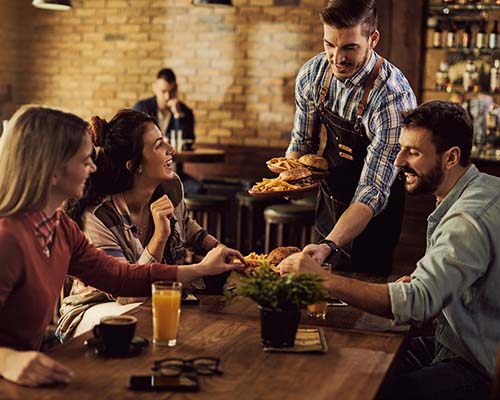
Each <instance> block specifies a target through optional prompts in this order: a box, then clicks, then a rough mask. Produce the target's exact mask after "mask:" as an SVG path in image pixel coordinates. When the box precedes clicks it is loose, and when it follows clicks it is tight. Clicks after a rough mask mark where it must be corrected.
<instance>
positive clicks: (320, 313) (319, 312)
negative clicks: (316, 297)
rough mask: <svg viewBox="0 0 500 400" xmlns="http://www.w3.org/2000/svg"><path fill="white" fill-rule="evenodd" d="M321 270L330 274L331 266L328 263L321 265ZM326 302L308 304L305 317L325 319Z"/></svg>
mask: <svg viewBox="0 0 500 400" xmlns="http://www.w3.org/2000/svg"><path fill="white" fill-rule="evenodd" d="M321 268H323V269H324V270H325V271H328V272H330V273H331V272H332V265H331V264H328V263H323V264H321ZM326 310H327V302H326V300H325V301H320V302H319V303H314V304H309V305H308V306H307V315H308V316H309V317H311V318H316V319H326Z"/></svg>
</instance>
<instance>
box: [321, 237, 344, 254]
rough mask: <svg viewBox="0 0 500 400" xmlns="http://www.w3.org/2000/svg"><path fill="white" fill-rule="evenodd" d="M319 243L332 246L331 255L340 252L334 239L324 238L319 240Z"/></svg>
mask: <svg viewBox="0 0 500 400" xmlns="http://www.w3.org/2000/svg"><path fill="white" fill-rule="evenodd" d="M318 244H326V245H327V246H328V247H329V248H330V254H329V255H328V256H329V257H330V256H333V255H335V254H336V253H338V252H339V248H338V247H337V245H336V244H335V242H334V241H333V240H330V239H322V240H320V241H319V243H318Z"/></svg>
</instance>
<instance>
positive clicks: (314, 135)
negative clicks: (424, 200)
mask: <svg viewBox="0 0 500 400" xmlns="http://www.w3.org/2000/svg"><path fill="white" fill-rule="evenodd" d="M378 57H379V56H378V55H377V54H376V53H375V52H372V55H371V57H370V59H369V60H368V62H367V63H366V64H365V65H364V66H363V68H361V69H360V70H359V71H358V72H357V73H356V74H355V75H354V76H352V77H351V78H349V79H346V80H345V81H340V80H337V79H336V78H335V76H333V78H332V83H331V85H330V91H329V94H328V96H327V98H326V100H325V105H326V107H327V108H329V109H331V110H332V111H334V112H336V113H337V114H338V115H339V116H340V117H342V118H344V119H346V120H349V121H352V122H354V121H355V119H356V111H357V107H358V103H359V101H360V100H361V97H362V95H363V86H364V84H365V81H366V79H367V78H368V75H369V74H370V72H371V70H372V69H373V67H374V65H375V63H376V60H377V58H378ZM327 68H329V63H328V60H327V58H326V54H325V53H324V52H323V53H320V54H318V55H317V56H315V57H313V58H312V59H310V60H309V61H307V62H306V63H305V64H304V66H303V67H302V68H301V70H300V71H299V74H298V75H297V80H296V83H295V103H296V111H295V120H294V126H293V129H292V133H291V141H290V145H289V147H288V149H287V154H288V153H290V152H299V153H302V154H308V153H317V151H318V149H319V142H320V129H321V122H320V118H319V112H318V111H317V105H318V104H319V97H320V95H319V92H320V90H321V87H322V85H323V82H324V79H325V76H326V71H327ZM416 106H417V101H416V98H415V95H414V94H413V91H412V89H411V87H410V84H409V83H408V81H407V80H406V78H405V76H404V75H403V74H402V72H401V71H400V70H398V69H397V68H396V67H395V66H394V65H392V64H391V63H389V62H388V61H387V60H384V62H383V64H382V66H381V68H380V72H379V75H378V77H377V79H376V80H375V83H374V86H373V89H372V90H371V92H370V95H369V96H368V100H367V104H366V107H365V111H364V113H363V118H362V124H363V126H364V128H365V130H366V134H367V135H368V138H369V139H370V140H371V143H370V145H369V146H368V152H367V155H366V157H365V163H364V167H363V170H362V172H361V177H360V179H359V182H358V187H357V189H356V192H355V194H354V197H353V199H352V202H353V203H354V202H359V203H363V204H365V205H366V206H368V207H370V209H372V211H373V212H374V214H375V215H377V214H379V213H380V212H381V211H382V210H383V209H384V207H385V205H386V203H387V200H388V198H389V194H390V187H391V185H392V183H393V182H394V179H395V178H396V176H397V173H398V170H397V168H396V167H394V164H393V163H394V160H395V159H396V155H397V153H398V151H399V143H398V140H399V135H400V131H401V120H402V117H401V111H404V110H410V109H414V108H415V107H416Z"/></svg>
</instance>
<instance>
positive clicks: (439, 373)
mask: <svg viewBox="0 0 500 400" xmlns="http://www.w3.org/2000/svg"><path fill="white" fill-rule="evenodd" d="M472 137H473V128H472V122H471V120H470V118H469V116H468V114H467V112H466V111H465V110H464V109H463V108H462V107H461V106H459V105H458V104H454V103H449V102H443V101H432V102H429V103H425V104H422V105H421V106H419V107H418V108H417V109H416V110H414V111H412V112H410V113H409V114H407V115H406V116H405V118H404V120H403V131H402V134H401V137H400V139H399V143H400V145H401V151H400V152H399V153H398V155H397V158H396V161H395V163H396V165H397V166H398V167H399V168H400V169H401V170H403V171H404V174H405V177H406V183H405V187H406V191H407V192H408V193H410V194H418V193H420V194H434V196H435V197H436V204H437V206H436V209H435V210H434V212H433V213H432V214H430V215H429V217H428V219H427V220H428V226H427V249H426V251H425V255H424V256H423V257H422V259H420V260H419V261H418V262H417V265H416V268H415V271H414V272H413V273H412V274H411V276H409V277H403V278H401V279H399V280H398V281H397V282H392V283H388V284H374V283H368V282H362V281H358V280H354V279H350V278H345V277H342V276H340V275H336V274H329V273H325V271H324V270H323V269H322V268H321V266H320V265H319V264H318V263H317V262H316V261H315V260H313V259H312V258H311V257H310V256H309V255H307V254H304V253H298V254H292V255H291V256H290V257H288V258H286V259H285V260H284V261H283V262H282V263H281V264H280V268H281V272H282V273H290V272H294V273H315V274H318V275H321V276H322V277H324V278H325V282H324V285H325V288H326V289H327V290H328V291H329V293H330V294H331V296H333V297H338V298H340V299H342V300H344V301H346V302H347V303H349V304H350V305H352V306H354V307H358V308H361V309H363V310H365V311H368V312H371V313H373V314H377V315H381V316H384V317H387V318H392V319H393V320H394V323H396V324H404V323H409V324H416V325H418V324H420V323H423V322H425V321H430V320H434V322H435V326H436V329H435V336H432V337H419V338H415V339H413V341H412V343H411V347H410V351H409V353H408V354H407V357H404V358H403V363H401V365H400V368H399V370H398V371H397V376H395V377H394V379H392V380H388V381H387V383H386V385H385V388H384V389H383V390H382V392H381V393H382V395H381V398H384V399H419V400H423V399H437V398H439V399H487V398H488V395H489V390H490V386H491V381H492V376H493V372H494V369H495V356H496V354H497V349H498V345H499V342H500V291H499V290H498V282H500V256H499V254H500V229H499V227H500V179H499V178H498V177H495V176H491V175H487V174H484V173H481V172H479V171H478V169H477V168H476V167H475V166H474V165H472V164H471V162H470V154H471V148H472ZM375 257H376V255H375Z"/></svg>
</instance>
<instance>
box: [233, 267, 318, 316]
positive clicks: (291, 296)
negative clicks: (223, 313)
mask: <svg viewBox="0 0 500 400" xmlns="http://www.w3.org/2000/svg"><path fill="white" fill-rule="evenodd" d="M240 282H241V285H239V286H238V288H237V289H236V291H235V295H239V296H244V297H248V298H250V299H252V300H253V301H255V302H256V303H257V304H258V305H259V306H261V307H265V308H270V309H272V310H283V311H284V310H293V309H297V310H298V309H300V308H303V307H305V306H307V305H308V304H313V303H317V302H320V301H324V300H326V299H327V298H328V292H327V291H326V290H325V288H324V287H323V285H322V283H323V279H322V278H321V277H319V276H317V275H312V274H301V275H295V274H287V275H285V276H280V275H279V274H277V273H276V272H274V271H273V270H272V269H271V268H269V266H267V265H263V266H261V267H259V268H256V269H254V270H253V271H252V273H251V274H250V275H249V276H246V277H243V278H241V279H240Z"/></svg>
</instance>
